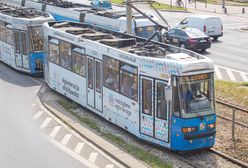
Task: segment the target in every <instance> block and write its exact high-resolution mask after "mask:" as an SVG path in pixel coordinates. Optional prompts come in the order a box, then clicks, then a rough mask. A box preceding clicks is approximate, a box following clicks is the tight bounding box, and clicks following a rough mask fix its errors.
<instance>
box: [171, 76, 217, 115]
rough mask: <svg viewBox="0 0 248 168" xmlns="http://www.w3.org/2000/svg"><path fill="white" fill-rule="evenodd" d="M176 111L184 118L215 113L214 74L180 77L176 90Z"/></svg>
mask: <svg viewBox="0 0 248 168" xmlns="http://www.w3.org/2000/svg"><path fill="white" fill-rule="evenodd" d="M174 93H175V94H176V95H175V96H174V100H175V99H178V100H175V103H174V105H175V106H178V107H175V108H174V111H180V112H181V116H182V117H184V118H191V117H197V116H199V115H200V116H202V115H209V114H212V113H214V86H213V75H212V74H200V75H192V76H183V77H178V79H177V86H176V87H175V89H174Z"/></svg>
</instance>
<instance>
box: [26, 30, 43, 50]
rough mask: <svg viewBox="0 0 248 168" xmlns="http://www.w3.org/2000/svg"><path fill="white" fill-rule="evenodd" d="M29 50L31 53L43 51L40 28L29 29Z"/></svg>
mask: <svg viewBox="0 0 248 168" xmlns="http://www.w3.org/2000/svg"><path fill="white" fill-rule="evenodd" d="M29 34H30V50H31V51H33V52H34V51H42V50H43V43H44V40H43V36H42V35H43V31H42V27H41V26H39V27H30V28H29Z"/></svg>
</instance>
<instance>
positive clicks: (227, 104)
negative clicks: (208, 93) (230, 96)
mask: <svg viewBox="0 0 248 168" xmlns="http://www.w3.org/2000/svg"><path fill="white" fill-rule="evenodd" d="M216 102H217V103H219V104H222V105H225V106H228V107H230V108H234V109H236V110H240V111H243V112H245V113H248V109H245V108H243V107H240V106H237V105H235V104H231V103H229V102H226V101H224V100H221V99H216Z"/></svg>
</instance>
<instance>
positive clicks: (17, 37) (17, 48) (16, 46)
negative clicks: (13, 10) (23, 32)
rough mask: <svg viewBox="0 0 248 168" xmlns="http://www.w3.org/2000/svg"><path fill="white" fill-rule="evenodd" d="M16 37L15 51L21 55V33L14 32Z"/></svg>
mask: <svg viewBox="0 0 248 168" xmlns="http://www.w3.org/2000/svg"><path fill="white" fill-rule="evenodd" d="M14 37H15V49H16V53H17V54H20V53H21V50H20V42H19V41H20V40H19V33H18V32H17V31H14Z"/></svg>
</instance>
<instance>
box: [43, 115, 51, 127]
mask: <svg viewBox="0 0 248 168" xmlns="http://www.w3.org/2000/svg"><path fill="white" fill-rule="evenodd" d="M51 121H52V118H51V117H47V118H46V119H45V120H44V121H43V123H42V124H41V126H40V128H46V127H47V125H48V124H49V123H50V122H51Z"/></svg>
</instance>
